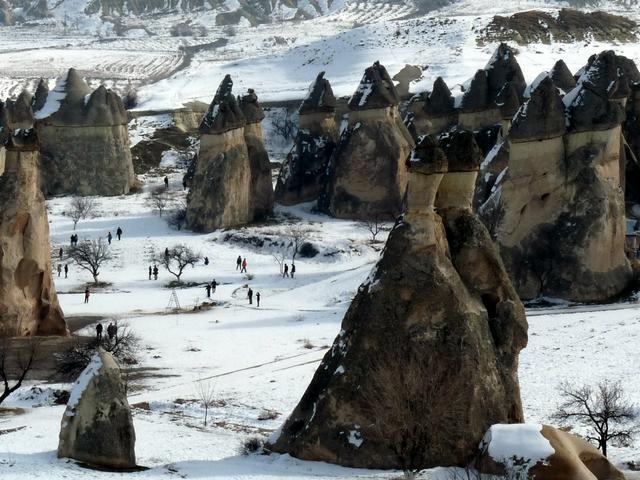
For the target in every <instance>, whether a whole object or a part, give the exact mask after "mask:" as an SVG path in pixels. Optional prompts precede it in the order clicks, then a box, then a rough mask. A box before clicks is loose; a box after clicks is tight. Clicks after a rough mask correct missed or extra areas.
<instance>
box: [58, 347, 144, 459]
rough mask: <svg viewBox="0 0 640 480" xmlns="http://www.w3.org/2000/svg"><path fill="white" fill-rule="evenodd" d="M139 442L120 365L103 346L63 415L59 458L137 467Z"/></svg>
mask: <svg viewBox="0 0 640 480" xmlns="http://www.w3.org/2000/svg"><path fill="white" fill-rule="evenodd" d="M135 442H136V434H135V431H134V428H133V418H132V417H131V410H130V408H129V402H128V401H127V395H126V393H125V388H124V383H123V381H122V378H121V377H120V367H119V366H118V364H117V363H116V361H115V360H114V358H113V357H112V356H111V354H110V353H107V352H105V351H103V350H102V349H100V351H99V352H98V353H96V354H95V355H94V356H93V358H92V359H91V362H90V363H89V365H88V366H87V368H85V370H84V371H83V372H82V373H81V374H80V377H79V378H78V380H77V381H76V383H75V385H74V387H73V390H72V391H71V395H70V397H69V401H68V403H67V408H66V410H65V412H64V415H63V417H62V425H61V428H60V439H59V443H58V457H60V458H62V457H68V458H73V459H75V460H78V461H80V462H83V463H86V464H89V465H92V466H98V467H102V468H111V469H133V468H135V467H136V455H135Z"/></svg>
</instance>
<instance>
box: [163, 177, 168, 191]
mask: <svg viewBox="0 0 640 480" xmlns="http://www.w3.org/2000/svg"><path fill="white" fill-rule="evenodd" d="M164 188H165V189H167V188H169V177H164Z"/></svg>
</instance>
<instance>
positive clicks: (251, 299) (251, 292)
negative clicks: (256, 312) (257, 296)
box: [247, 287, 253, 305]
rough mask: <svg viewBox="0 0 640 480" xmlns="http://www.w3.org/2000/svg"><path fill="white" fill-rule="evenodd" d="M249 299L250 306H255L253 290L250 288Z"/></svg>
mask: <svg viewBox="0 0 640 480" xmlns="http://www.w3.org/2000/svg"><path fill="white" fill-rule="evenodd" d="M247 298H248V299H249V305H253V290H251V287H249V291H248V292H247Z"/></svg>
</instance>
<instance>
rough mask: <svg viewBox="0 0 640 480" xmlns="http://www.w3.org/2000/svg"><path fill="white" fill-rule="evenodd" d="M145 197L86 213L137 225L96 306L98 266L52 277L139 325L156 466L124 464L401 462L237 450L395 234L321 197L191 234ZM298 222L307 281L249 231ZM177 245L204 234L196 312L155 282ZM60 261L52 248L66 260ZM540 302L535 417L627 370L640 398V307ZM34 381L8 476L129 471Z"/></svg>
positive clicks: (305, 369)
mask: <svg viewBox="0 0 640 480" xmlns="http://www.w3.org/2000/svg"><path fill="white" fill-rule="evenodd" d="M157 181H159V179H157ZM153 186H154V185H148V186H147V188H151V187H153ZM170 188H171V190H172V191H174V192H176V194H177V195H182V192H181V191H180V189H181V182H180V178H179V177H178V176H176V177H172V179H171V186H170ZM147 195H148V194H147V192H142V193H140V194H136V195H130V196H127V197H120V198H102V199H100V201H99V210H100V212H99V213H100V216H99V217H96V218H93V219H90V220H84V221H81V222H80V223H79V224H78V233H79V235H80V238H81V239H82V238H96V237H99V236H102V237H105V236H106V234H107V232H108V231H111V232H112V233H114V232H115V230H116V229H117V227H118V226H120V227H122V229H123V230H124V236H123V238H122V240H121V241H117V240H115V239H114V242H113V245H112V251H113V252H114V253H115V255H116V258H115V259H114V260H113V261H112V262H111V263H110V264H109V265H108V266H107V267H106V268H104V271H103V272H102V273H101V274H100V280H101V281H103V282H108V283H110V284H111V285H110V286H108V287H105V288H103V289H98V290H96V291H94V292H93V293H92V296H91V298H90V301H89V303H88V304H84V303H83V293H82V292H83V289H84V285H85V283H86V282H88V281H90V280H91V279H90V277H89V276H88V275H87V274H86V273H84V272H82V271H80V270H78V268H77V267H75V266H70V267H71V270H70V275H69V278H68V279H64V278H57V277H56V278H55V280H56V286H57V289H58V292H59V297H60V301H61V303H62V307H63V308H64V311H65V313H66V315H68V316H74V317H76V316H83V317H87V316H93V315H96V316H102V317H104V321H103V323H104V324H105V326H106V324H107V323H108V322H110V321H115V320H117V321H118V322H119V323H120V324H121V325H122V323H123V322H125V321H126V323H127V324H128V325H129V326H130V327H131V328H132V329H133V330H134V331H135V333H136V334H137V335H138V336H139V337H140V338H141V345H142V355H141V357H142V358H141V364H140V366H141V367H144V368H146V369H148V370H147V372H148V376H147V377H145V378H142V379H140V380H136V381H135V382H132V385H131V394H130V397H129V400H130V403H131V404H133V405H137V406H138V407H136V408H134V410H133V411H134V421H135V427H136V436H137V446H136V451H137V456H138V462H139V464H140V465H143V466H145V467H148V470H145V471H141V472H136V473H130V474H126V476H127V477H130V478H144V479H156V478H158V479H159V478H233V479H267V478H290V479H292V480H293V479H303V478H304V479H306V478H317V479H324V478H327V479H335V478H345V479H347V478H354V479H355V478H390V477H393V476H394V475H398V473H397V472H395V473H393V472H376V471H366V470H352V469H345V468H340V467H336V466H332V465H327V464H321V463H312V462H303V461H299V460H297V459H294V458H291V457H289V456H286V455H284V456H283V455H270V456H262V455H249V456H241V455H240V454H239V449H240V446H241V444H242V443H243V441H244V440H246V439H247V438H249V437H251V436H255V435H259V436H266V435H269V433H270V432H271V431H273V430H274V429H276V428H278V427H279V426H280V424H281V423H282V422H283V421H284V419H285V418H286V416H287V415H288V414H289V412H290V411H291V410H292V409H293V407H294V406H295V404H296V403H297V401H298V399H299V398H300V396H301V395H302V393H303V392H304V390H305V388H306V386H307V384H308V382H309V380H310V379H311V376H312V375H313V372H314V370H315V369H316V367H317V366H318V363H319V361H320V359H321V358H322V356H323V354H324V352H325V351H326V350H327V348H328V346H330V345H331V343H332V341H333V339H334V337H335V335H336V334H337V333H338V332H339V330H340V322H341V320H342V317H343V314H344V313H345V311H346V309H347V307H348V305H349V303H350V300H351V298H352V297H353V295H354V293H355V291H356V290H357V287H358V285H359V284H360V283H361V282H362V281H363V280H364V279H365V278H366V277H367V275H368V273H369V271H370V269H371V267H372V265H373V263H374V262H375V261H376V259H377V258H378V256H379V253H380V250H381V248H382V243H378V244H375V245H372V244H371V243H370V234H369V232H368V230H367V229H366V227H365V226H364V225H363V224H360V223H355V222H349V221H338V220H334V219H330V218H328V217H324V216H320V215H315V214H312V213H311V212H310V205H303V206H300V207H296V208H280V207H279V208H277V217H278V218H277V222H273V223H271V224H265V225H258V226H254V227H250V228H244V229H240V230H237V231H233V232H215V233H213V234H209V235H195V234H191V233H189V232H178V231H175V230H172V229H170V228H169V227H167V225H166V223H165V221H164V220H163V219H162V218H160V217H158V215H157V214H155V213H152V212H151V211H150V208H149V207H148V206H147V203H146V200H145V199H146V198H147ZM68 200H69V199H54V200H51V201H49V202H48V207H49V210H50V215H49V219H50V222H51V240H52V244H53V251H54V252H57V250H58V248H59V246H63V248H64V247H66V245H67V244H68V238H69V236H70V235H71V233H72V232H73V227H72V223H71V221H70V220H69V219H68V218H67V217H65V216H63V215H62V212H63V211H64V210H65V208H66V207H67V204H68ZM289 222H297V223H303V224H305V225H306V226H307V230H308V232H307V237H308V239H309V241H311V242H312V243H313V244H314V245H316V246H318V248H319V250H320V253H319V254H318V255H317V256H316V257H314V258H310V259H308V258H307V259H303V258H299V259H298V260H297V261H296V266H297V274H296V278H295V279H290V278H284V279H283V278H282V277H281V276H280V275H279V274H278V265H277V263H276V262H275V260H274V258H273V253H276V252H277V251H278V248H277V247H266V246H262V247H255V246H247V244H244V243H241V242H240V241H239V240H238V239H244V240H252V241H253V242H254V243H255V239H256V238H261V239H265V238H266V239H273V238H277V237H278V235H281V234H282V233H283V232H284V230H286V228H287V224H288V223H289ZM227 233H233V234H235V236H234V239H231V240H228V241H225V240H224V239H225V235H226V234H227ZM382 240H384V239H382ZM176 243H185V244H187V245H190V246H192V247H193V248H194V249H196V250H198V251H199V252H201V253H202V255H203V256H204V255H206V256H208V257H209V259H210V262H211V263H210V264H209V265H208V266H204V264H203V263H200V264H199V265H197V266H196V267H195V268H191V267H188V268H187V270H186V271H185V273H184V275H183V280H184V281H185V282H195V283H197V284H198V285H194V286H192V287H189V288H180V289H177V290H176V292H177V296H178V299H179V302H180V304H181V307H182V308H183V310H184V313H178V314H176V313H173V312H171V311H169V310H167V306H168V304H169V297H170V294H171V289H169V288H167V287H166V283H167V282H168V281H169V280H170V277H169V276H168V274H167V272H165V271H164V270H162V269H161V272H160V278H159V279H158V280H157V281H154V280H148V273H147V272H148V266H149V264H150V263H149V261H148V258H149V254H150V252H151V251H156V252H162V251H164V248H165V247H171V246H173V245H175V244H176ZM268 243H269V242H268V241H267V242H266V243H265V245H266V244H268ZM238 255H242V256H246V258H247V261H248V264H249V267H248V273H249V275H245V274H240V273H239V272H238V271H236V267H235V259H236V257H237V256H238ZM55 262H57V260H56V259H55V258H54V267H55V265H56V263H55ZM213 278H215V279H216V280H217V282H218V283H220V286H219V287H218V289H217V291H216V292H215V294H214V295H213V299H214V300H215V301H216V303H217V305H216V306H214V307H213V308H211V309H210V310H206V311H196V312H192V311H190V310H192V309H193V307H194V306H196V305H199V304H201V303H202V302H203V300H205V296H206V294H205V289H204V282H207V281H211V280H212V279H213ZM247 286H251V288H253V290H254V291H259V292H260V293H261V294H262V302H261V305H260V307H259V308H258V307H257V306H255V304H254V305H249V304H248V301H247V299H246V292H247ZM559 312H561V313H559ZM535 313H536V314H535V315H531V316H529V324H530V334H529V346H528V347H527V348H526V349H525V350H524V351H523V353H522V355H521V362H520V381H521V386H522V397H523V401H524V405H525V412H526V416H527V421H529V422H540V423H542V422H549V416H550V414H551V413H552V411H553V409H554V406H555V405H556V403H557V401H558V396H557V386H558V384H559V383H560V382H561V381H563V380H569V381H574V382H578V383H583V382H595V381H597V380H600V379H604V378H608V379H613V380H620V381H622V382H623V384H624V386H625V388H626V391H627V393H628V394H629V395H630V396H631V397H632V398H634V399H638V398H640V376H638V371H639V370H640V358H639V357H638V355H637V352H638V341H640V306H631V307H630V308H626V309H621V310H603V311H581V312H578V313H572V312H571V309H570V308H560V309H555V310H554V311H552V312H551V313H544V312H539V311H538V312H535ZM94 328H95V326H94V325H93V324H92V325H87V326H85V327H84V328H83V329H82V330H80V332H81V333H85V334H86V335H92V334H93V332H94ZM197 382H211V383H212V385H213V386H214V388H215V392H216V398H217V404H216V406H215V407H214V408H213V411H212V412H211V418H210V421H209V424H208V426H207V427H205V426H204V425H203V416H204V415H203V414H204V411H203V409H202V408H201V407H200V406H199V404H198V402H197V400H196V393H195V390H196V389H195V386H196V383H197ZM32 385H37V386H38V387H40V388H41V389H42V391H35V390H31V389H30V388H29V387H27V388H24V389H22V390H21V391H20V392H18V393H16V394H14V395H13V396H12V397H10V399H9V400H8V401H7V402H6V405H3V406H5V407H22V408H24V412H23V413H21V414H7V413H6V412H5V413H2V414H0V431H6V430H10V429H17V430H16V431H13V432H11V433H5V434H2V435H0V478H2V479H3V480H9V479H16V480H17V479H21V480H22V479H25V478H43V479H62V478H83V479H84V478H99V479H110V478H123V476H124V475H125V474H119V473H118V474H116V473H108V472H98V471H93V470H88V469H86V468H83V467H82V466H79V465H77V464H75V463H74V462H72V461H69V460H66V459H58V458H56V448H57V442H58V432H59V428H60V420H61V417H62V413H63V410H64V407H63V406H55V405H53V404H52V402H51V395H50V394H51V391H52V390H53V389H55V388H59V387H60V385H56V384H54V385H51V384H46V383H43V382H41V381H33V382H31V384H30V386H32ZM67 387H68V386H67ZM265 417H266V418H267V419H265V420H260V418H265ZM274 417H275V418H274ZM23 427H24V428H23ZM638 452H639V450H638V449H637V448H627V449H613V452H612V454H611V457H612V458H613V459H614V461H615V462H616V463H617V464H618V465H620V466H622V467H623V468H626V467H625V465H624V462H626V461H630V460H635V461H638V460H640V453H638ZM423 475H424V477H425V478H439V477H440V478H447V475H448V473H447V472H445V471H444V470H442V469H440V470H432V471H428V472H425V473H424V474H423ZM632 478H633V477H632Z"/></svg>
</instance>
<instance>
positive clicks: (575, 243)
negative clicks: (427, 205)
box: [479, 70, 632, 302]
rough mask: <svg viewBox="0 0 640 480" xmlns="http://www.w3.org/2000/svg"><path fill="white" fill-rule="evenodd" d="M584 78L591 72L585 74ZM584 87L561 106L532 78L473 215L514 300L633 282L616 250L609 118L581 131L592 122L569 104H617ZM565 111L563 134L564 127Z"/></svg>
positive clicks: (620, 218) (616, 163)
mask: <svg viewBox="0 0 640 480" xmlns="http://www.w3.org/2000/svg"><path fill="white" fill-rule="evenodd" d="M591 74H593V75H596V76H597V72H594V71H591V70H589V72H588V73H585V75H591ZM585 78H587V77H585ZM586 83H587V82H584V81H583V82H578V86H577V87H576V89H577V91H576V89H574V91H572V92H570V93H569V94H567V95H566V96H565V98H564V105H563V102H562V99H561V96H560V93H559V91H558V89H557V88H556V87H555V85H554V84H553V81H552V80H551V79H550V77H548V76H547V77H545V78H544V79H543V80H542V81H540V82H538V84H537V86H536V88H535V89H534V90H533V91H532V93H531V98H529V100H527V101H526V102H525V103H524V105H523V106H522V107H521V109H520V110H519V112H518V114H517V115H516V117H515V118H514V122H513V125H512V128H511V131H510V132H509V135H508V136H507V139H506V141H507V142H508V154H509V160H508V169H507V170H506V171H505V173H504V174H503V175H501V176H500V179H499V180H498V181H496V184H495V185H494V188H493V193H492V194H491V196H490V197H489V199H488V200H487V201H486V202H485V203H484V204H483V205H482V206H481V207H480V209H479V212H480V214H481V216H482V217H483V219H484V221H485V223H486V224H487V225H488V226H490V228H491V229H492V232H493V234H494V236H495V238H496V241H497V242H498V244H499V246H500V251H501V254H502V258H503V260H504V263H505V266H506V268H507V271H508V272H509V274H510V276H511V278H512V280H513V283H514V285H515V287H516V289H517V291H518V293H519V295H520V297H521V298H522V299H526V300H530V299H534V298H537V297H538V296H547V297H555V298H562V299H566V300H571V301H580V302H589V301H602V300H606V299H609V298H612V297H614V296H616V295H618V294H619V293H620V292H621V291H623V290H624V289H625V288H626V287H627V285H628V284H629V282H630V280H631V276H632V274H631V268H630V266H629V262H628V261H627V259H626V257H625V252H624V245H625V232H626V227H625V210H624V198H623V193H622V190H621V188H620V186H621V183H620V182H621V179H620V154H621V150H620V145H621V127H620V124H619V123H618V124H617V125H615V124H611V121H612V119H611V118H607V119H605V120H604V122H605V123H604V124H596V125H594V126H593V127H591V129H590V130H588V129H586V128H588V126H589V125H591V124H593V123H594V122H597V121H598V119H597V118H593V117H590V116H589V117H588V118H583V115H590V114H589V113H588V112H590V111H591V110H590V109H589V108H588V107H587V106H584V105H581V104H580V103H579V102H578V100H576V99H577V98H585V99H586V98H594V97H595V98H597V102H598V104H599V105H601V106H602V109H604V110H609V111H614V110H615V109H616V106H615V105H616V101H615V100H613V99H607V97H606V95H604V94H602V92H600V93H594V91H593V90H592V87H591V86H587V85H586ZM598 83H601V82H600V81H599V80H598V79H597V78H592V79H590V80H589V84H590V85H595V84H598ZM589 95H591V97H589ZM569 96H572V97H573V100H571V99H570V98H569V99H568V98H567V97H569ZM567 105H569V107H570V108H572V110H571V112H572V113H570V114H569V116H568V117H566V116H565V118H566V119H568V120H569V122H568V128H567V127H566V125H565V124H563V122H562V119H563V107H564V109H565V114H566V108H567ZM576 115H577V116H576Z"/></svg>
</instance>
